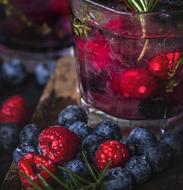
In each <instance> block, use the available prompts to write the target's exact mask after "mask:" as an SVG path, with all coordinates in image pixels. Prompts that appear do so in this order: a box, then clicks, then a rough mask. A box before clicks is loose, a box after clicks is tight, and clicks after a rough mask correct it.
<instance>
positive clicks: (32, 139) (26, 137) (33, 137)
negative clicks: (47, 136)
mask: <svg viewBox="0 0 183 190" xmlns="http://www.w3.org/2000/svg"><path fill="white" fill-rule="evenodd" d="M39 132H40V129H39V127H38V126H37V125H36V124H28V125H26V126H25V127H24V128H23V129H22V131H21V132H20V135H19V141H20V144H21V145H24V146H27V145H32V146H35V147H36V146H37V144H38V138H39Z"/></svg>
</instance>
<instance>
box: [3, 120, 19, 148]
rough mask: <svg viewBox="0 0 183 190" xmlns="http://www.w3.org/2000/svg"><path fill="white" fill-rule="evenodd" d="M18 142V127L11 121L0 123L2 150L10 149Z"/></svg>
mask: <svg viewBox="0 0 183 190" xmlns="http://www.w3.org/2000/svg"><path fill="white" fill-rule="evenodd" d="M17 144H18V128H17V126H16V125H15V124H12V123H1V124H0V145H1V146H2V148H3V149H4V150H7V151H8V150H12V149H13V148H14V147H16V146H17Z"/></svg>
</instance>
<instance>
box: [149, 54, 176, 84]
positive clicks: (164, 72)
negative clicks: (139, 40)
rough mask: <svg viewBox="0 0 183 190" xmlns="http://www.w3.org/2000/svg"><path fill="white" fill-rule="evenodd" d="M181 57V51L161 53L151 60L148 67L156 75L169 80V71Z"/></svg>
mask: <svg viewBox="0 0 183 190" xmlns="http://www.w3.org/2000/svg"><path fill="white" fill-rule="evenodd" d="M179 58H180V52H169V53H161V54H159V55H156V56H155V57H153V58H152V59H151V60H150V62H149V63H148V66H147V68H148V70H149V72H150V73H152V74H153V75H154V76H156V77H158V78H161V79H164V80H167V79H168V74H169V72H170V71H171V70H172V69H174V67H175V66H176V62H177V61H178V59H179Z"/></svg>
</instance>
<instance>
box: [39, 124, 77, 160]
mask: <svg viewBox="0 0 183 190" xmlns="http://www.w3.org/2000/svg"><path fill="white" fill-rule="evenodd" d="M79 145H80V140H79V137H78V136H77V135H76V134H74V133H73V132H71V131H69V130H68V129H66V128H63V127H61V126H59V125H57V126H53V127H50V128H47V129H45V130H43V131H42V132H41V133H40V136H39V147H40V151H41V153H42V154H43V155H44V156H46V157H48V158H49V159H50V160H52V161H53V162H54V163H64V162H68V161H69V160H71V159H72V158H73V157H74V156H75V155H76V154H77V151H78V149H79Z"/></svg>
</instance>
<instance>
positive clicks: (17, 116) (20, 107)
mask: <svg viewBox="0 0 183 190" xmlns="http://www.w3.org/2000/svg"><path fill="white" fill-rule="evenodd" d="M30 116H31V114H30V110H29V108H28V106H27V102H26V100H25V99H24V98H23V97H21V96H12V97H10V98H8V99H7V100H5V101H4V102H3V104H2V106H1V107H0V122H2V123H16V124H17V125H18V126H22V125H24V124H25V123H26V122H27V121H28V120H29V119H30Z"/></svg>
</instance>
